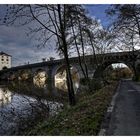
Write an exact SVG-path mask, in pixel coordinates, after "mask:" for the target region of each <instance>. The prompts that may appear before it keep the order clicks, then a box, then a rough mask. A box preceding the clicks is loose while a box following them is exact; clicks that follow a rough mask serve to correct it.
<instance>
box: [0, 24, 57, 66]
mask: <svg viewBox="0 0 140 140" xmlns="http://www.w3.org/2000/svg"><path fill="white" fill-rule="evenodd" d="M34 44H35V43H34V40H33V39H32V40H31V39H30V38H28V37H27V36H26V34H25V29H24V28H23V27H22V28H20V27H18V28H16V27H6V26H0V51H4V52H6V53H8V54H10V55H12V66H17V65H23V64H25V63H27V62H30V63H36V62H40V61H42V58H49V57H51V56H53V57H57V58H58V55H57V54H56V53H55V52H54V48H55V47H54V46H51V47H49V48H40V49H38V48H37V47H35V46H34ZM53 44H54V43H53Z"/></svg>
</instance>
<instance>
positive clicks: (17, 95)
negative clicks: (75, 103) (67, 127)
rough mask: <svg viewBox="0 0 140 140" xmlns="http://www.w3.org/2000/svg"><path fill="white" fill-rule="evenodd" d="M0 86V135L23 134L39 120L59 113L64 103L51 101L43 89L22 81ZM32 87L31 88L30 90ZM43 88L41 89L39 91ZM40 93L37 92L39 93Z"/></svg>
mask: <svg viewBox="0 0 140 140" xmlns="http://www.w3.org/2000/svg"><path fill="white" fill-rule="evenodd" d="M18 84H19V83H15V84H12V83H10V86H11V89H8V88H10V87H8V88H7V87H0V105H1V106H0V135H22V134H23V132H24V131H25V130H26V129H28V128H29V127H32V126H34V125H35V124H36V123H37V122H38V121H40V120H42V119H46V118H48V117H50V116H52V115H55V114H57V113H58V110H59V109H61V107H62V106H63V104H61V103H58V102H56V101H53V100H52V101H49V100H47V99H46V98H44V97H45V96H44V95H43V93H42V90H41V89H38V90H35V89H37V88H33V87H31V85H29V84H28V83H26V86H28V87H25V84H24V82H22V84H21V86H22V87H21V86H19V85H18ZM29 89H30V90H29ZM39 90H41V91H39ZM36 92H37V93H38V94H37V93H36Z"/></svg>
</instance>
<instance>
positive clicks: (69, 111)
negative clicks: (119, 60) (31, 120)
mask: <svg viewBox="0 0 140 140" xmlns="http://www.w3.org/2000/svg"><path fill="white" fill-rule="evenodd" d="M115 87H116V84H113V85H110V86H107V87H104V88H103V89H101V90H99V91H97V92H96V94H91V93H85V94H82V96H80V99H79V100H78V103H77V104H76V105H75V106H73V107H71V108H66V109H64V110H63V111H62V112H60V113H59V114H58V115H57V116H55V117H53V118H50V119H48V120H46V121H43V122H41V123H39V124H38V125H37V126H36V127H35V128H33V129H31V130H30V131H29V132H27V134H26V135H97V134H98V132H99V129H100V125H101V122H102V120H103V117H104V114H105V112H106V109H107V107H108V105H109V103H110V101H111V98H112V95H113V92H114V89H115Z"/></svg>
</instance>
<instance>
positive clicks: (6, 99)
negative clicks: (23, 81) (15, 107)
mask: <svg viewBox="0 0 140 140" xmlns="http://www.w3.org/2000/svg"><path fill="white" fill-rule="evenodd" d="M11 99H12V93H11V92H10V91H9V90H8V89H7V88H4V87H3V88H2V87H1V88H0V107H1V106H4V105H6V104H8V103H10V102H11Z"/></svg>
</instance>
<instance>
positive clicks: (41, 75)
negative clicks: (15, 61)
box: [33, 69, 48, 87]
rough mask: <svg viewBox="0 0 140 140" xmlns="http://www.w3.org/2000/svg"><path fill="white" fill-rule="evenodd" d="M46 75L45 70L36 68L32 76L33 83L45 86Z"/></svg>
mask: <svg viewBox="0 0 140 140" xmlns="http://www.w3.org/2000/svg"><path fill="white" fill-rule="evenodd" d="M47 78H48V75H47V73H46V71H45V70H43V69H38V70H37V71H36V72H35V74H34V77H33V83H34V85H35V86H38V87H46V84H47Z"/></svg>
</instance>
